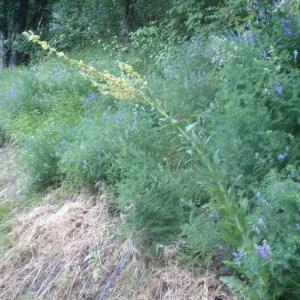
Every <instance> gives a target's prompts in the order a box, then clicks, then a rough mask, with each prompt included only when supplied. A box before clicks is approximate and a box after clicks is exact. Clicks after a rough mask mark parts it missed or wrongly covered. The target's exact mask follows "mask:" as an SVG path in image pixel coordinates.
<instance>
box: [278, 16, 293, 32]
mask: <svg viewBox="0 0 300 300" xmlns="http://www.w3.org/2000/svg"><path fill="white" fill-rule="evenodd" d="M280 27H281V30H282V31H283V32H284V33H285V34H286V35H293V34H294V32H293V30H292V29H291V27H290V26H289V21H288V20H286V19H281V20H280Z"/></svg>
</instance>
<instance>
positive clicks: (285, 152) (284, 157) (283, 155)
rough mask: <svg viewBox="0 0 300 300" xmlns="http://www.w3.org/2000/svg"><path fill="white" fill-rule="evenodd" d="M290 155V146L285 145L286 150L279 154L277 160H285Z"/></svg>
mask: <svg viewBox="0 0 300 300" xmlns="http://www.w3.org/2000/svg"><path fill="white" fill-rule="evenodd" d="M288 155H289V147H285V150H284V152H283V153H280V154H279V155H278V156H277V160H278V161H284V160H285V159H286V158H287V157H288Z"/></svg>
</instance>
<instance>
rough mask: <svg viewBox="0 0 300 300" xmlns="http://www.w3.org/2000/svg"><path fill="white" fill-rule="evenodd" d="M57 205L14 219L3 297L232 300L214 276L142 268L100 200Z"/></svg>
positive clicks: (72, 198)
mask: <svg viewBox="0 0 300 300" xmlns="http://www.w3.org/2000/svg"><path fill="white" fill-rule="evenodd" d="M47 197H48V198H49V197H50V198H51V196H49V195H48V196H47ZM62 200H63V199H62ZM48 203H49V202H48ZM50 203H51V201H50ZM61 203H64V204H62V205H57V204H55V205H54V204H45V205H43V206H40V207H37V208H34V209H33V210H32V211H31V212H29V213H26V214H24V213H23V214H20V215H18V216H17V218H16V220H15V222H14V225H13V229H12V232H11V234H10V238H11V240H12V246H11V247H10V249H8V250H7V251H6V252H5V254H4V255H3V256H2V258H1V259H0V274H1V276H0V299H3V300H12V299H57V300H58V299H59V300H62V299H66V300H69V299H96V300H103V299H115V300H116V299H118V300H129V299H130V300H131V299H136V300H152V299H158V300H171V299H172V300H173V299H174V300H185V299H186V300H188V299H189V300H193V299H201V300H221V299H224V300H228V299H232V298H231V297H230V296H229V294H228V293H227V292H226V291H224V289H223V288H222V287H221V285H220V284H219V283H218V282H217V280H216V279H215V278H214V276H212V275H210V274H206V275H205V276H203V275H202V276H199V274H195V273H192V272H191V271H189V270H187V269H186V268H184V267H183V266H180V265H179V264H178V263H176V261H175V260H173V259H170V260H168V259H166V260H164V261H163V262H162V263H163V265H161V266H160V265H157V264H158V263H157V262H155V264H154V262H153V263H150V264H149V263H148V264H147V265H146V264H145V262H144V261H143V260H142V259H141V257H140V255H139V253H138V251H137V250H136V249H135V248H134V246H133V243H132V242H131V241H130V240H126V241H121V239H120V238H119V237H118V234H117V232H118V228H119V227H120V225H121V221H120V219H119V218H113V217H112V216H111V215H110V214H109V205H108V204H107V203H108V201H105V197H104V196H103V195H102V196H99V197H96V196H93V195H88V194H87V193H83V192H82V193H77V194H72V195H70V194H66V195H65V199H64V201H63V202H61Z"/></svg>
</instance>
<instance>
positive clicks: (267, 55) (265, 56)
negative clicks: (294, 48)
mask: <svg viewBox="0 0 300 300" xmlns="http://www.w3.org/2000/svg"><path fill="white" fill-rule="evenodd" d="M261 56H262V58H263V59H265V60H267V59H268V58H269V53H268V51H267V50H264V51H263V53H262V54H261Z"/></svg>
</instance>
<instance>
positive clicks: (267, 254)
mask: <svg viewBox="0 0 300 300" xmlns="http://www.w3.org/2000/svg"><path fill="white" fill-rule="evenodd" d="M254 248H255V249H256V251H257V252H258V254H259V255H260V256H261V257H262V258H264V259H269V258H271V256H272V252H271V247H270V245H269V244H268V243H267V241H266V240H263V242H262V245H257V244H255V245H254Z"/></svg>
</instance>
